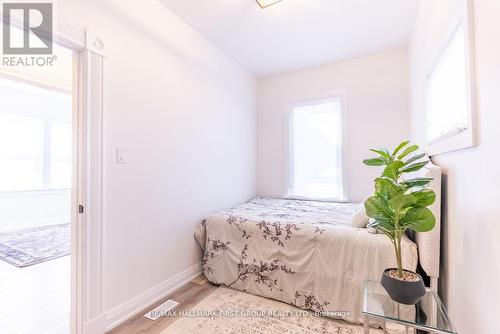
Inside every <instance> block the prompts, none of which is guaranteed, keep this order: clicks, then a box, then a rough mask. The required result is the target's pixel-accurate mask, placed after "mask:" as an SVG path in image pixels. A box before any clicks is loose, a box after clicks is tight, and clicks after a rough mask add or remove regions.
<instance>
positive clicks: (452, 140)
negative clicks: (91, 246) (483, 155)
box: [425, 0, 477, 156]
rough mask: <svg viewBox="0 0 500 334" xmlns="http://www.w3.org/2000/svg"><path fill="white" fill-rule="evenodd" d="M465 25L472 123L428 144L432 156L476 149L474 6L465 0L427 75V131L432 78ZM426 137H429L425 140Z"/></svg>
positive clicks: (469, 108)
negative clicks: (471, 148)
mask: <svg viewBox="0 0 500 334" xmlns="http://www.w3.org/2000/svg"><path fill="white" fill-rule="evenodd" d="M462 25H463V27H464V30H465V45H466V49H467V50H466V60H467V69H466V73H467V82H468V87H467V93H468V96H467V100H468V106H467V108H468V110H469V120H468V124H469V125H468V127H467V128H460V129H456V130H451V131H449V132H447V133H445V134H443V135H442V136H441V137H438V138H435V139H433V140H431V141H429V142H427V143H426V152H427V154H428V155H429V156H435V155H438V154H442V153H447V152H452V151H456V150H460V149H464V148H469V147H474V146H477V130H476V129H477V110H476V109H477V107H476V103H477V93H476V73H475V59H474V22H473V4H472V1H471V0H462V4H460V5H459V6H458V8H457V10H456V11H455V13H454V14H453V16H452V18H451V20H450V22H449V24H448V28H447V30H446V32H445V34H444V36H443V38H442V40H441V42H440V43H439V44H438V48H437V52H436V53H435V55H434V57H433V58H432V62H431V66H429V71H427V75H426V110H425V114H426V116H425V129H426V132H427V126H428V125H427V124H428V113H429V107H430V106H429V104H430V103H429V86H430V84H429V81H430V76H431V74H432V73H433V72H434V69H435V68H436V66H438V64H439V62H440V60H441V59H442V57H443V55H444V53H445V52H446V50H447V49H448V46H449V44H450V42H451V41H452V39H453V37H454V36H455V34H456V32H457V31H458V29H459V28H460V27H461V26H462ZM426 137H427V136H426Z"/></svg>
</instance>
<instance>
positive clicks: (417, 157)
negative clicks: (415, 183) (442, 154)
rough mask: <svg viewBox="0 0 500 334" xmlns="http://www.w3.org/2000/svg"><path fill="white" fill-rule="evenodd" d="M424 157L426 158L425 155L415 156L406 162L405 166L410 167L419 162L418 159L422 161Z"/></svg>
mask: <svg viewBox="0 0 500 334" xmlns="http://www.w3.org/2000/svg"><path fill="white" fill-rule="evenodd" d="M423 157H425V153H422V154H417V155H414V156H413V157H411V158H410V159H408V160H406V161H405V165H409V164H411V163H412V162H414V161H417V160H418V159H422V158H423Z"/></svg>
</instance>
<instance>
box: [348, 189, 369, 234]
mask: <svg viewBox="0 0 500 334" xmlns="http://www.w3.org/2000/svg"><path fill="white" fill-rule="evenodd" d="M368 198H370V196H368V197H367V198H365V199H364V200H363V202H361V204H360V205H359V207H358V211H356V212H355V213H354V214H353V215H352V217H351V225H352V226H354V227H359V228H365V227H366V225H367V224H368V221H369V220H370V217H368V215H367V214H366V210H365V202H366V200H368Z"/></svg>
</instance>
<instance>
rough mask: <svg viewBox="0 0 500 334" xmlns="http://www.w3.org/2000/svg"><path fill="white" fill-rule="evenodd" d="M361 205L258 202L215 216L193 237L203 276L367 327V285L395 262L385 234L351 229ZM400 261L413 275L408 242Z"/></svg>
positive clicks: (414, 255) (412, 252)
mask: <svg viewBox="0 0 500 334" xmlns="http://www.w3.org/2000/svg"><path fill="white" fill-rule="evenodd" d="M358 206H359V204H357V203H323V202H312V201H298V200H283V199H266V198H258V199H254V200H252V201H250V202H248V203H246V204H243V205H240V206H237V207H234V208H232V209H229V210H226V211H221V212H217V213H215V214H212V215H210V216H209V217H207V218H206V219H204V220H203V221H202V222H201V223H200V224H199V225H198V227H197V228H196V231H195V237H196V239H197V240H198V242H199V243H200V245H201V246H202V248H203V250H204V253H203V259H202V269H203V272H204V274H205V276H206V278H207V279H208V280H209V281H211V282H212V283H214V284H224V285H226V286H228V287H231V288H233V289H236V290H240V291H246V292H249V293H252V294H255V295H259V296H263V297H268V298H272V299H276V300H279V301H283V302H285V303H288V304H291V305H295V306H297V307H299V308H303V309H307V310H312V311H315V312H318V314H321V315H325V316H330V317H337V318H343V319H345V320H347V321H350V322H353V323H361V322H362V321H363V319H362V315H361V309H362V292H363V291H362V290H363V283H364V281H365V280H367V279H372V280H379V279H380V277H381V274H382V272H383V271H384V269H386V268H389V267H394V266H395V265H396V260H395V255H394V248H393V246H392V243H391V242H390V240H389V239H388V238H387V237H386V236H385V235H383V234H371V233H368V231H367V230H366V229H363V228H355V227H352V226H351V216H352V214H353V213H354V212H355V211H356V209H357V207H358ZM402 254H403V266H404V268H405V269H408V270H415V269H416V266H417V262H418V256H417V247H416V245H415V244H414V243H413V242H412V241H411V240H409V239H408V238H404V239H403V240H402Z"/></svg>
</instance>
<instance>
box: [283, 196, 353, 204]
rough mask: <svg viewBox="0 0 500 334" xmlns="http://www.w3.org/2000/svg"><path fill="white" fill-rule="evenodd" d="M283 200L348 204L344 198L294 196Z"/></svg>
mask: <svg viewBox="0 0 500 334" xmlns="http://www.w3.org/2000/svg"><path fill="white" fill-rule="evenodd" d="M284 199H291V200H299V201H312V202H328V203H348V202H349V201H348V200H347V199H345V198H324V197H321V198H317V197H306V196H295V195H287V196H285V197H284Z"/></svg>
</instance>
